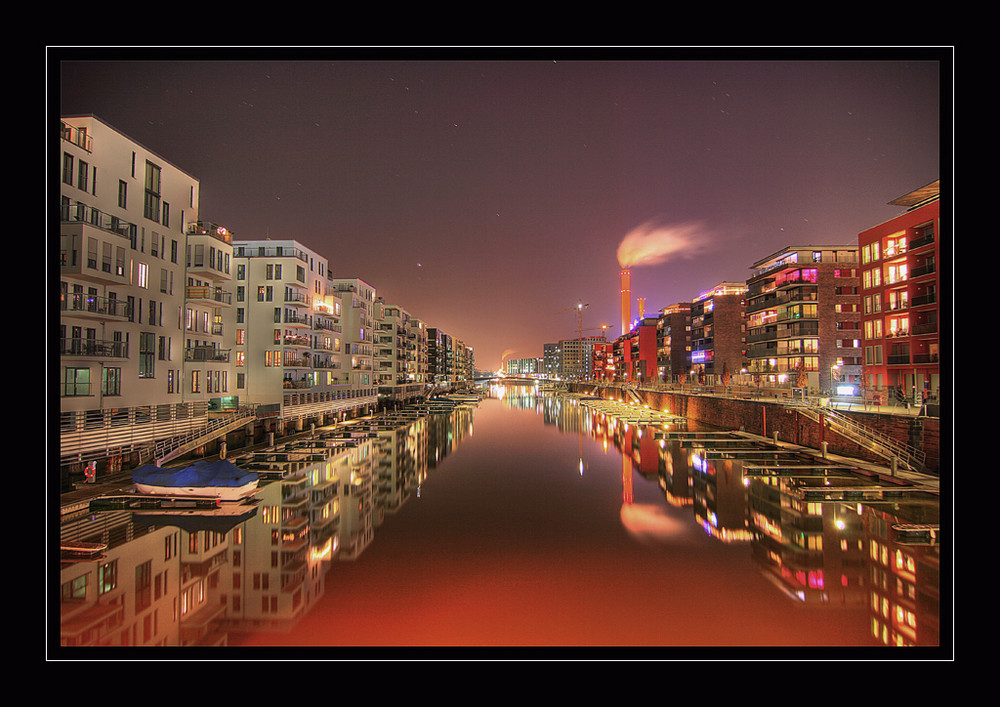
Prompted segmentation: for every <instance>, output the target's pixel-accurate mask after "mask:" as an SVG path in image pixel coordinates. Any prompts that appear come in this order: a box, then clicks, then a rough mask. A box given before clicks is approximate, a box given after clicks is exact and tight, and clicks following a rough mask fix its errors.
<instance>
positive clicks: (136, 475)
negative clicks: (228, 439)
mask: <svg viewBox="0 0 1000 707" xmlns="http://www.w3.org/2000/svg"><path fill="white" fill-rule="evenodd" d="M256 479H257V472H254V471H246V470H245V469H240V468H239V467H237V466H236V465H235V464H233V463H232V462H231V461H229V460H227V459H218V460H216V461H198V462H195V463H194V464H192V465H191V466H186V467H181V468H176V469H164V468H162V467H159V466H156V465H155V464H144V465H142V466H140V467H139V468H137V469H134V470H133V471H132V481H134V482H135V483H137V484H148V485H149V486H165V487H182V486H183V487H188V486H190V487H212V486H224V487H238V486H243V485H244V484H248V483H250V482H251V481H254V480H256Z"/></svg>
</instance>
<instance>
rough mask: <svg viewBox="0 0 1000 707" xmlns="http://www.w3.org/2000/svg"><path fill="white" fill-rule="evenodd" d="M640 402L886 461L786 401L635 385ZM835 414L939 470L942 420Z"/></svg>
mask: <svg viewBox="0 0 1000 707" xmlns="http://www.w3.org/2000/svg"><path fill="white" fill-rule="evenodd" d="M570 390H572V391H573V392H577V393H587V394H592V395H597V396H600V397H602V398H609V399H612V398H614V399H627V397H626V396H628V395H631V393H629V392H627V391H624V390H623V389H622V388H620V387H615V386H601V387H595V386H593V385H571V386H570ZM634 393H635V395H636V396H638V399H639V400H641V401H642V403H643V404H647V405H649V406H650V407H651V408H655V409H658V410H669V411H670V412H671V413H673V414H675V415H681V416H683V417H686V418H688V419H689V420H694V421H696V422H702V423H706V424H711V425H715V426H717V427H723V428H729V429H735V430H744V431H746V432H750V433H752V434H757V435H761V436H762V437H774V435H775V434H777V435H778V438H779V439H780V440H782V441H784V442H790V443H793V444H797V445H801V446H804V447H810V448H814V449H820V448H822V446H823V444H824V442H825V443H826V447H827V449H828V451H829V452H830V453H832V454H839V455H843V456H846V457H852V458H855V459H862V460H865V461H870V462H874V463H881V464H887V463H888V462H887V461H886V459H885V458H884V457H882V456H880V455H878V454H876V453H874V452H872V451H871V450H870V449H869V448H867V447H865V446H862V445H860V444H859V443H858V442H857V441H855V440H854V439H851V438H849V437H847V436H844V435H841V434H837V433H836V432H834V431H833V430H832V429H831V428H830V426H829V425H828V424H824V425H822V426H821V425H820V423H819V421H818V420H817V419H813V417H811V416H809V415H808V414H806V413H807V410H806V409H805V406H804V405H802V404H798V403H796V402H792V401H789V400H787V399H785V400H782V399H775V400H769V399H766V398H741V397H732V396H725V395H716V394H704V393H690V392H679V391H664V390H647V389H642V388H639V389H634ZM836 412H837V414H838V415H840V416H842V417H843V416H846V417H849V418H850V419H851V420H852V421H853V422H854V423H856V424H857V425H859V426H861V427H863V428H864V429H866V430H869V431H871V432H872V433H873V434H874V435H875V436H878V437H885V438H889V439H890V440H892V441H894V442H895V443H897V444H899V445H903V446H906V447H910V448H913V449H915V450H917V451H919V452H921V453H922V454H923V465H924V466H923V469H922V471H923V472H924V473H926V474H932V475H935V476H939V475H940V473H941V442H940V440H941V418H939V417H927V416H923V415H916V414H913V413H910V414H900V413H896V412H886V411H867V410H843V409H838V410H836Z"/></svg>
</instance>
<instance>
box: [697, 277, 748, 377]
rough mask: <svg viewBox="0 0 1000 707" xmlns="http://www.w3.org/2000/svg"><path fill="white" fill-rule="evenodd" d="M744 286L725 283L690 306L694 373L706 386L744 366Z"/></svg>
mask: <svg viewBox="0 0 1000 707" xmlns="http://www.w3.org/2000/svg"><path fill="white" fill-rule="evenodd" d="M746 292H747V286H746V285H745V284H744V283H742V282H723V283H720V284H718V285H716V286H715V287H713V288H712V289H711V290H708V291H707V292H702V293H701V294H700V295H698V298H697V299H695V300H694V302H692V303H691V370H692V371H694V373H695V375H697V376H698V378H699V379H701V378H704V380H705V382H706V383H709V384H717V383H719V382H721V380H722V373H723V371H724V370H728V371H729V373H730V374H731V375H736V374H738V373H739V372H740V370H742V368H743V365H744V348H745V331H744V329H745V327H744V297H745V296H746Z"/></svg>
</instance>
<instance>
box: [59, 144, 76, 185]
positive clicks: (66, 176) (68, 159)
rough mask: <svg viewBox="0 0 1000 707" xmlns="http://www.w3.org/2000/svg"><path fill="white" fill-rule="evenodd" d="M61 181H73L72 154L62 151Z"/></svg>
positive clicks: (69, 182)
mask: <svg viewBox="0 0 1000 707" xmlns="http://www.w3.org/2000/svg"><path fill="white" fill-rule="evenodd" d="M62 180H63V183H65V184H72V183H73V155H71V154H69V153H67V152H64V153H63V175H62Z"/></svg>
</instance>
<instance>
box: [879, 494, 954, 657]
mask: <svg viewBox="0 0 1000 707" xmlns="http://www.w3.org/2000/svg"><path fill="white" fill-rule="evenodd" d="M909 510H911V511H920V510H926V507H921V506H914V507H913V508H911V509H909ZM927 520H928V519H926V518H917V519H916V521H915V522H918V523H919V522H921V521H923V522H926V521H927ZM933 520H934V521H935V522H936V521H937V518H934V519H933ZM902 522H905V521H902V520H901V519H899V518H897V517H895V516H891V515H889V514H887V513H884V512H881V511H879V510H876V509H874V508H871V507H868V508H866V509H865V514H864V528H865V534H866V537H865V540H866V542H867V544H868V551H867V553H866V557H867V561H868V565H869V577H870V582H869V587H868V590H869V610H870V612H871V631H872V636H873V637H874V639H875V640H876V641H877V642H878V643H880V644H883V645H891V646H937V645H939V641H940V608H939V607H940V576H939V575H940V564H941V558H940V548H939V546H938V545H931V544H929V543H928V542H926V541H910V542H907V541H905V539H901V538H899V537H898V536H896V534H895V533H894V532H893V531H892V526H893V525H896V524H899V523H902ZM910 522H914V521H912V520H911V521H910Z"/></svg>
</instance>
